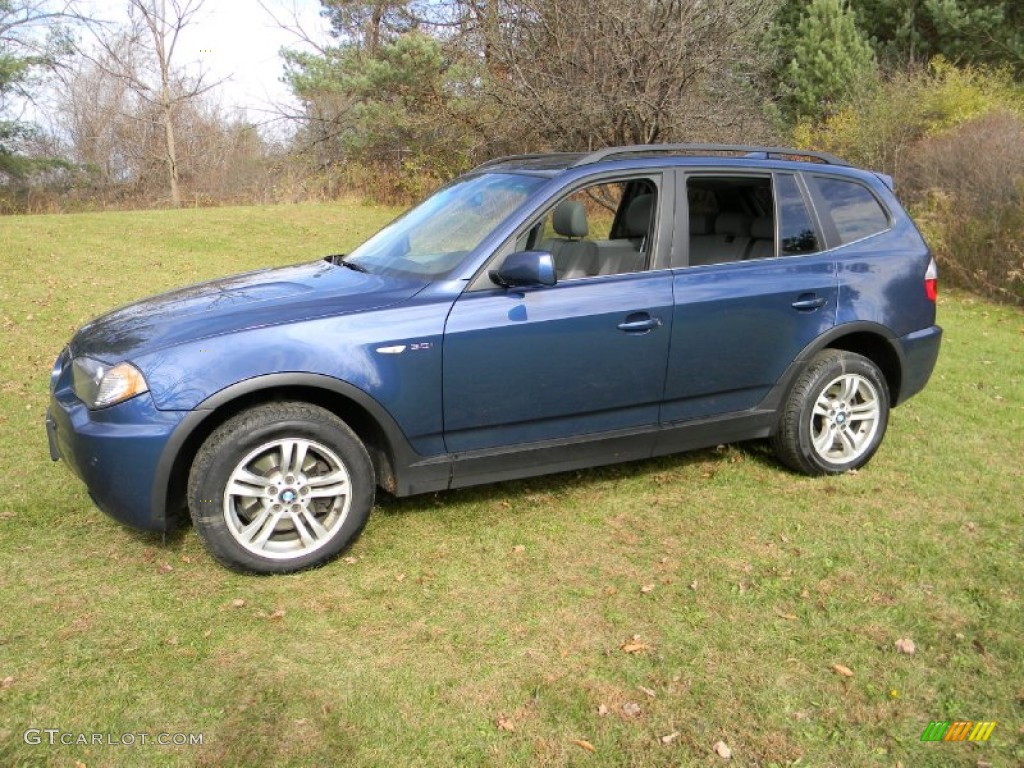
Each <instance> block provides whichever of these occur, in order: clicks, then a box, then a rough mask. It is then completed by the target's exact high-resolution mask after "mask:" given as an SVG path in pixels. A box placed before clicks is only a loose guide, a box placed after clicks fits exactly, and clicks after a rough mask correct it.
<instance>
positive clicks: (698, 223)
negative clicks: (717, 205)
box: [690, 211, 713, 235]
mask: <svg viewBox="0 0 1024 768" xmlns="http://www.w3.org/2000/svg"><path fill="white" fill-rule="evenodd" d="M712 218H713V217H712V216H709V215H708V214H706V213H693V212H692V211H691V212H690V234H691V235H710V234H711V221H712Z"/></svg>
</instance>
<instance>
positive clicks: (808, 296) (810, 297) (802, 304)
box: [792, 293, 828, 312]
mask: <svg viewBox="0 0 1024 768" xmlns="http://www.w3.org/2000/svg"><path fill="white" fill-rule="evenodd" d="M826 301H828V299H826V298H824V297H823V296H815V295H814V294H813V293H802V294H800V295H799V296H798V297H797V300H796V301H794V302H793V304H792V307H793V309H796V310H799V311H801V312H810V311H812V310H815V309H821V308H822V307H824V306H825V302H826Z"/></svg>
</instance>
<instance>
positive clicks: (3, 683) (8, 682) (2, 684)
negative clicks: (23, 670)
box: [0, 675, 14, 688]
mask: <svg viewBox="0 0 1024 768" xmlns="http://www.w3.org/2000/svg"><path fill="white" fill-rule="evenodd" d="M12 685H14V676H13V675H8V676H7V677H5V678H4V679H3V680H0V688H10V687H11V686H12Z"/></svg>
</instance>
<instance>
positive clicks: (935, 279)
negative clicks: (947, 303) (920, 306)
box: [924, 259, 939, 301]
mask: <svg viewBox="0 0 1024 768" xmlns="http://www.w3.org/2000/svg"><path fill="white" fill-rule="evenodd" d="M924 295H925V296H927V297H928V301H935V300H936V299H938V298H939V268H938V266H936V264H935V259H932V260H931V261H929V262H928V269H926V270H925V272H924Z"/></svg>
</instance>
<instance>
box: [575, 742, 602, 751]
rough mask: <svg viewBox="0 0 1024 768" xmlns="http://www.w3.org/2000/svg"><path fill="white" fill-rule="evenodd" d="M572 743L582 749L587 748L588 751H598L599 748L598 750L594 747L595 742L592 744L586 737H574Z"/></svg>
mask: <svg viewBox="0 0 1024 768" xmlns="http://www.w3.org/2000/svg"><path fill="white" fill-rule="evenodd" d="M572 743H573V744H575V745H576V746H577V747H579V748H580V749H585V750H587V752H597V750H596V749H594V745H593V744H591V743H590V742H589V741H587V740H586V739H573V740H572Z"/></svg>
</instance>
